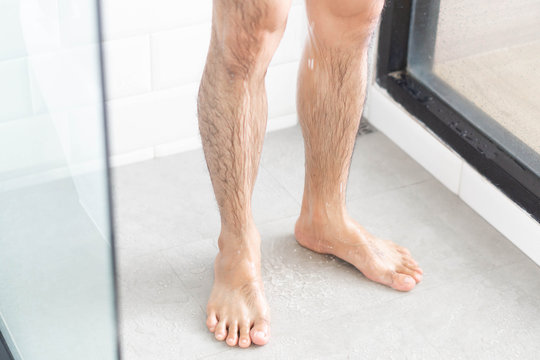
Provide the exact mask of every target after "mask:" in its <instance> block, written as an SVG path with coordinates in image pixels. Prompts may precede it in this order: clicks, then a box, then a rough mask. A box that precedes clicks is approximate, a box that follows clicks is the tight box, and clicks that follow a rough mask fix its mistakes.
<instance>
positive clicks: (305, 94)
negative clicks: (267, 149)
mask: <svg viewBox="0 0 540 360" xmlns="http://www.w3.org/2000/svg"><path fill="white" fill-rule="evenodd" d="M383 6H384V0H307V1H306V10H307V15H308V20H309V37H308V39H307V41H306V45H305V49H304V53H303V57H302V60H301V63H300V70H299V78H298V101H297V103H298V116H299V120H300V125H301V127H302V133H303V136H304V144H305V153H306V161H305V167H306V176H305V185H304V195H303V201H302V207H301V212H300V216H299V218H298V220H297V222H296V226H295V229H294V233H295V237H296V239H297V241H298V242H299V243H300V244H301V245H302V246H304V247H306V248H308V249H311V250H313V251H316V252H319V253H326V254H333V255H335V256H337V257H340V258H342V259H343V260H345V261H348V262H349V263H351V264H352V265H354V266H355V267H356V268H358V270H360V271H361V272H362V273H363V274H364V275H365V276H366V277H367V278H369V279H371V280H373V281H376V282H379V283H382V284H385V285H388V286H390V287H392V288H394V289H396V290H400V291H409V290H411V289H413V288H414V286H415V285H416V284H417V283H418V282H419V281H420V280H421V279H422V270H421V269H420V268H419V267H418V264H417V263H416V261H415V260H414V259H413V258H412V257H411V255H410V252H409V251H408V250H407V249H405V248H403V247H401V246H399V245H397V244H395V243H393V242H391V241H388V240H383V239H379V238H377V237H375V236H373V235H371V234H370V233H369V232H367V231H366V230H365V229H364V228H363V227H362V226H361V225H359V224H358V223H357V222H356V221H355V220H353V219H352V218H351V217H350V216H349V215H348V214H347V210H346V203H345V194H346V185H347V177H348V172H349V166H350V160H351V156H352V152H353V148H354V142H355V139H356V134H357V132H358V126H359V123H360V117H361V114H362V108H363V103H364V98H365V89H366V78H367V48H368V43H369V39H370V36H371V34H372V32H373V29H374V27H375V25H376V24H377V22H378V19H379V16H380V13H381V10H382V8H383ZM289 8H290V0H260V1H257V2H251V1H246V0H214V10H213V18H212V37H211V42H210V48H209V51H208V57H207V61H206V66H205V70H204V73H203V77H202V80H201V85H200V90H199V97H198V113H199V129H200V133H201V138H202V143H203V149H204V153H205V158H206V162H207V165H208V170H209V173H210V178H211V180H212V186H213V189H214V194H215V197H216V201H217V203H218V207H219V212H220V216H221V232H220V235H219V238H218V245H219V253H218V255H217V257H216V260H215V263H214V286H213V289H212V292H211V294H210V299H209V301H208V305H207V321H206V324H207V326H208V329H209V330H210V331H211V332H213V333H214V336H215V338H216V339H218V340H220V341H223V340H225V341H226V343H227V344H228V345H230V346H236V345H238V346H240V347H249V346H250V345H251V344H252V343H254V344H257V345H264V344H266V343H267V342H268V340H269V338H270V311H269V308H268V304H267V301H266V298H265V295H264V289H263V283H262V279H261V270H260V257H261V254H260V242H261V238H260V234H259V232H258V231H257V228H256V226H255V223H254V220H253V216H252V210H251V195H252V192H253V186H254V183H255V179H256V177H257V170H258V165H259V160H260V154H261V151H262V144H263V139H264V133H265V129H266V121H267V102H266V92H265V88H264V77H265V74H266V69H267V67H268V65H269V63H270V60H271V58H272V56H273V54H274V52H275V50H276V48H277V46H278V44H279V41H280V39H281V37H282V35H283V31H284V29H285V25H286V21H287V14H288V11H289Z"/></svg>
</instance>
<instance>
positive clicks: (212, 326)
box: [206, 312, 218, 332]
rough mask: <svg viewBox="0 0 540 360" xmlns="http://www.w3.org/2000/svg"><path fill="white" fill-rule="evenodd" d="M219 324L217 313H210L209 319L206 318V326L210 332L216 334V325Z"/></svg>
mask: <svg viewBox="0 0 540 360" xmlns="http://www.w3.org/2000/svg"><path fill="white" fill-rule="evenodd" d="M217 323H218V320H217V316H216V313H215V312H210V313H209V314H208V317H207V318H206V326H207V327H208V330H210V332H214V330H216V325H217Z"/></svg>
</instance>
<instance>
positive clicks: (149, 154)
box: [111, 147, 154, 167]
mask: <svg viewBox="0 0 540 360" xmlns="http://www.w3.org/2000/svg"><path fill="white" fill-rule="evenodd" d="M153 158H154V148H152V147H149V148H144V149H139V150H135V151H131V152H128V153H125V154H118V155H112V156H111V166H112V167H117V166H122V165H128V164H133V163H136V162H140V161H146V160H151V159H153Z"/></svg>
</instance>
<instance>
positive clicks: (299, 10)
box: [271, 5, 307, 65]
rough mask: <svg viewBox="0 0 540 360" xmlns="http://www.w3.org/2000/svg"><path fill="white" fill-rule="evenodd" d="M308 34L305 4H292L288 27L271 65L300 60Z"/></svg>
mask: <svg viewBox="0 0 540 360" xmlns="http://www.w3.org/2000/svg"><path fill="white" fill-rule="evenodd" d="M306 36H307V19H306V10H305V8H304V6H303V5H295V6H292V7H291V10H290V12H289V18H288V20H287V28H286V29H285V33H284V34H283V38H282V39H281V42H280V44H279V47H278V49H277V51H276V53H275V54H274V57H273V58H272V64H271V65H276V64H282V63H286V62H292V61H298V60H300V57H301V56H302V50H303V47H304V40H305V39H306Z"/></svg>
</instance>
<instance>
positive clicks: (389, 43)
mask: <svg viewBox="0 0 540 360" xmlns="http://www.w3.org/2000/svg"><path fill="white" fill-rule="evenodd" d="M432 6H437V7H438V2H437V1H433V5H432ZM435 10H436V9H435ZM412 11H413V1H412V0H399V1H398V0H387V1H386V6H385V8H384V10H383V13H382V18H381V24H380V32H379V41H378V52H377V64H376V65H377V70H376V79H377V84H379V86H381V87H382V88H384V89H386V90H387V91H388V94H389V95H390V96H391V97H392V98H393V99H394V100H395V101H397V102H398V103H400V104H401V105H402V106H403V107H404V108H405V109H406V110H407V111H408V112H409V113H411V114H412V115H413V116H415V117H416V118H417V119H419V120H420V121H421V122H422V123H424V124H425V125H426V126H427V127H428V128H429V129H430V130H431V131H433V132H434V133H435V134H436V135H437V136H438V137H439V138H441V140H443V141H444V142H446V143H447V144H448V145H449V146H450V147H451V148H453V149H454V150H455V151H456V152H457V153H458V154H459V155H460V156H461V157H462V158H463V159H464V160H465V161H466V162H467V163H469V164H470V165H471V166H472V167H473V168H475V169H476V170H477V171H478V172H479V173H480V174H482V175H483V176H485V177H486V178H487V179H488V180H489V181H490V182H491V183H492V184H494V185H495V186H496V187H497V188H499V189H500V190H501V191H502V192H503V193H504V194H506V196H508V197H509V198H510V199H512V200H513V201H514V202H515V203H517V204H518V205H519V206H521V207H522V208H523V209H524V210H525V211H526V212H527V213H529V214H530V215H531V216H532V217H533V218H534V219H535V220H536V221H538V222H540V177H539V176H538V175H536V174H535V173H534V172H533V171H532V170H531V169H529V168H528V167H527V166H525V165H524V164H523V163H521V162H520V161H519V160H518V159H516V158H515V157H514V156H513V155H512V154H510V153H509V152H507V151H506V150H505V149H503V148H502V147H501V146H500V145H498V144H497V143H496V142H495V141H494V140H493V139H491V138H490V137H489V136H487V135H486V134H485V133H483V132H482V131H481V130H479V129H478V128H477V127H475V126H474V125H473V123H472V122H471V121H469V120H468V119H467V118H466V117H465V116H464V115H463V114H462V113H460V111H459V110H458V109H456V108H454V107H452V106H451V105H449V104H448V103H447V102H445V101H444V100H442V99H441V98H440V97H438V96H437V95H436V94H435V93H434V91H433V90H431V89H430V88H429V86H427V85H426V84H424V83H422V82H421V81H419V80H418V79H417V78H415V77H414V76H413V75H412V74H410V73H409V72H408V71H407V56H408V45H409V35H410V33H409V32H410V24H411V19H412ZM435 13H437V11H435ZM429 35H430V36H426V37H425V39H426V44H425V45H423V46H425V47H426V48H427V49H428V50H427V51H429V49H430V47H431V51H432V50H433V46H434V43H433V40H429V39H434V38H435V37H434V36H431V35H433V34H429ZM441 86H445V84H444V83H442V81H441ZM447 90H448V91H452V89H451V88H449V87H447ZM455 95H456V96H459V94H455ZM460 102H462V103H463V102H467V99H463V98H461V99H460ZM467 106H469V107H475V106H474V104H472V103H468V104H467ZM475 111H477V112H478V113H479V114H482V113H483V112H482V111H481V110H480V109H478V108H476V109H475ZM483 115H484V116H488V115H487V114H485V113H484V114H483Z"/></svg>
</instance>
